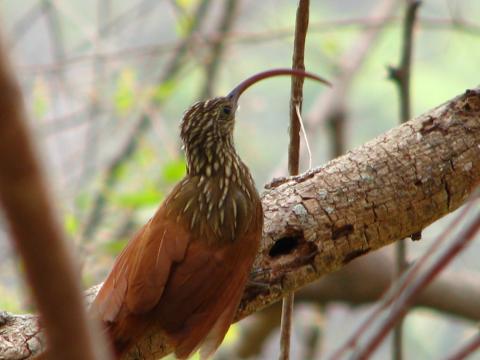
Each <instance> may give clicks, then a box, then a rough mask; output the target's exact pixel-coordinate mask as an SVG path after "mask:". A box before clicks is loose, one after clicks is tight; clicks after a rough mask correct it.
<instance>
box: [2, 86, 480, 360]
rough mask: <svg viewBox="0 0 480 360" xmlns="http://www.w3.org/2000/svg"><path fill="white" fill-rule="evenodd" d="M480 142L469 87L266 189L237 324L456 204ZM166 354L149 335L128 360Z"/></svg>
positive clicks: (475, 167)
mask: <svg viewBox="0 0 480 360" xmlns="http://www.w3.org/2000/svg"><path fill="white" fill-rule="evenodd" d="M479 144H480V89H476V90H468V91H467V92H465V93H464V94H463V95H460V96H458V97H456V98H454V99H452V100H450V101H448V102H447V103H445V104H443V105H441V106H439V107H437V108H435V109H433V110H431V111H429V112H427V113H426V114H424V115H421V116H419V117H417V118H416V119H413V120H411V121H409V122H407V123H405V124H403V125H401V126H399V127H397V128H394V129H392V130H391V131H389V132H387V133H386V134H384V135H381V136H379V137H378V138H376V139H374V140H372V141H370V142H368V143H367V144H365V145H363V146H362V147H360V148H358V149H356V150H354V151H351V152H349V153H348V154H346V155H345V156H342V157H340V158H337V159H335V160H333V161H330V162H329V163H327V164H326V165H325V166H323V167H320V168H317V169H315V170H313V171H310V172H308V173H305V174H302V175H300V176H295V177H291V178H288V179H283V180H279V181H275V182H273V183H271V184H269V185H268V186H267V189H266V191H265V192H264V194H263V206H264V212H265V229H264V238H263V242H262V246H261V249H260V252H259V254H258V257H257V259H256V262H255V266H254V270H253V272H252V276H251V278H252V280H255V283H256V284H257V285H255V283H253V282H252V284H251V285H249V286H248V287H247V289H246V291H245V294H244V297H243V300H242V303H241V305H240V308H239V310H238V313H237V320H240V319H242V318H244V317H246V316H248V315H249V314H251V313H253V312H255V311H258V310H260V309H262V308H264V307H266V306H268V305H270V304H272V303H274V302H276V301H278V300H280V299H281V298H282V297H283V296H284V295H285V294H286V293H288V292H291V291H295V290H297V289H299V288H301V287H303V286H305V285H306V284H308V283H311V282H313V281H315V280H317V279H318V278H320V277H321V276H323V275H325V274H327V273H330V272H332V271H335V270H338V269H339V268H341V267H342V266H344V265H345V264H346V263H348V262H350V261H351V260H352V259H354V258H356V257H358V256H360V255H363V254H366V253H368V252H371V251H373V250H375V249H378V248H380V247H383V246H385V245H387V244H390V243H392V242H394V241H397V240H399V239H402V238H404V237H406V236H408V235H409V234H412V233H415V232H418V231H420V230H422V229H423V228H425V227H426V226H428V225H429V224H431V223H432V222H434V221H435V220H437V219H439V218H441V217H442V216H443V215H445V214H447V213H449V212H451V211H453V210H455V209H456V208H458V207H459V206H460V205H461V204H462V203H463V202H464V201H465V200H466V199H467V197H468V196H469V195H470V193H471V192H472V191H473V189H474V188H475V186H476V185H477V184H478V183H479V182H480V147H479ZM258 282H262V283H264V285H265V286H258ZM28 321H33V318H30V320H28ZM10 330H11V331H13V329H11V328H9V326H8V322H7V325H6V326H3V327H0V332H1V333H2V334H6V333H8V332H9V331H10ZM0 339H1V337H0ZM14 340H15V339H14ZM0 341H2V340H0ZM19 346H20V345H19ZM2 348H3V344H1V343H0V349H2ZM10 349H11V347H10ZM12 351H13V350H12ZM168 351H169V349H168V346H167V345H166V342H165V338H164V337H163V336H162V334H161V333H160V332H158V330H155V329H152V330H151V331H150V332H148V333H147V334H145V337H144V339H143V340H141V341H140V342H139V343H138V344H137V345H136V347H135V348H134V349H133V350H132V352H131V353H129V354H128V355H127V356H126V357H125V358H126V359H134V358H138V357H140V358H144V359H153V358H158V357H160V356H161V355H163V354H166V353H167V352H168ZM19 352H20V350H19ZM1 355H3V354H2V353H0V356H1ZM7 359H13V357H12V356H10V355H9V357H7Z"/></svg>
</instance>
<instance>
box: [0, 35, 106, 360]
mask: <svg viewBox="0 0 480 360" xmlns="http://www.w3.org/2000/svg"><path fill="white" fill-rule="evenodd" d="M2 45H3V44H2ZM0 89H1V90H0V92H1V93H2V97H1V99H0V113H1V114H2V121H0V137H1V139H0V199H1V201H2V203H3V207H4V210H5V215H6V218H7V221H8V223H9V226H10V231H11V233H12V238H13V239H14V241H15V245H16V247H17V250H18V252H19V253H20V255H21V256H22V258H23V265H24V266H25V270H26V276H27V278H28V281H29V284H30V285H31V288H32V290H33V295H34V298H35V301H36V303H37V305H38V307H39V310H40V313H41V314H42V324H44V326H45V328H46V331H47V339H48V341H49V355H50V358H51V359H78V360H80V359H106V358H108V353H107V347H106V345H105V344H106V342H102V337H101V336H100V338H99V335H101V334H100V331H98V330H99V329H97V331H95V334H93V333H92V331H94V329H93V327H92V326H91V325H90V324H89V322H88V319H87V314H86V311H85V308H84V302H83V298H82V294H81V286H80V281H79V277H78V274H77V273H76V272H75V267H74V263H75V262H74V258H73V255H72V254H71V252H70V251H69V249H68V247H67V245H66V242H65V240H64V237H63V234H62V231H61V230H60V227H59V226H58V221H57V219H56V216H55V212H54V210H53V208H52V206H51V205H50V203H51V202H50V199H49V196H48V191H47V187H46V183H45V180H44V178H43V174H42V171H41V169H40V166H39V164H38V161H37V157H36V156H35V150H34V146H33V144H32V140H31V138H30V135H29V131H28V129H27V127H26V123H27V119H26V115H25V109H24V107H23V103H22V96H21V93H20V89H19V86H18V84H17V82H16V80H15V79H14V76H13V75H12V71H11V69H10V67H9V65H8V61H7V59H6V54H5V48H4V47H3V46H1V47H0ZM59 284H61V285H60V286H59Z"/></svg>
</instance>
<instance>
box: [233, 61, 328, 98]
mask: <svg viewBox="0 0 480 360" xmlns="http://www.w3.org/2000/svg"><path fill="white" fill-rule="evenodd" d="M280 75H291V76H300V77H305V78H309V79H312V80H316V81H319V82H321V83H323V84H325V85H328V86H331V84H330V83H329V82H328V81H327V80H325V79H323V78H321V77H320V76H317V75H315V74H312V73H309V72H307V71H303V70H300V69H289V68H285V69H272V70H267V71H262V72H259V73H258V74H255V75H253V76H250V77H249V78H247V79H245V80H244V81H242V82H241V83H240V84H238V85H237V86H236V87H235V88H234V89H233V90H232V91H230V93H229V94H228V95H227V96H228V97H229V98H230V99H232V100H233V101H234V102H235V103H237V101H238V99H239V97H240V95H242V94H243V92H244V91H245V90H247V89H248V88H249V87H250V86H252V85H253V84H255V83H257V82H259V81H260V80H263V79H267V78H270V77H274V76H280Z"/></svg>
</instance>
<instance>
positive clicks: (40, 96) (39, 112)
mask: <svg viewBox="0 0 480 360" xmlns="http://www.w3.org/2000/svg"><path fill="white" fill-rule="evenodd" d="M32 91H33V94H32V110H33V115H34V118H35V119H40V118H42V117H43V116H45V115H46V114H47V112H48V111H49V110H50V107H51V104H50V101H49V97H48V85H47V84H46V83H45V80H44V79H43V77H41V76H38V77H36V78H35V82H34V83H33V89H32Z"/></svg>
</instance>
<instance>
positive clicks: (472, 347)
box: [446, 332, 480, 360]
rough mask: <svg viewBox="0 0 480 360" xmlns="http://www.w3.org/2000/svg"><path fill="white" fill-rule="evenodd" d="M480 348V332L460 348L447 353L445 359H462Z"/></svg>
mask: <svg viewBox="0 0 480 360" xmlns="http://www.w3.org/2000/svg"><path fill="white" fill-rule="evenodd" d="M479 348H480V332H478V333H477V334H476V335H475V336H474V337H473V338H472V339H471V340H470V341H469V342H467V343H466V344H465V345H463V346H462V347H461V348H460V349H458V350H457V351H455V352H454V353H453V354H451V355H449V356H448V357H447V358H446V360H463V359H466V358H467V356H469V355H471V354H473V353H474V352H475V351H477V350H478V349H479Z"/></svg>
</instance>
